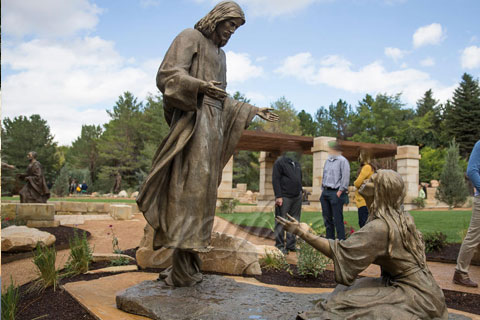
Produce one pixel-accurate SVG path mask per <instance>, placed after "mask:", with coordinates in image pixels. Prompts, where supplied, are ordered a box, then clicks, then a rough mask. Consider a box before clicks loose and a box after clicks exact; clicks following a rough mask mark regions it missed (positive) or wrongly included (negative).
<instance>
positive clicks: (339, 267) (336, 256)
mask: <svg viewBox="0 0 480 320" xmlns="http://www.w3.org/2000/svg"><path fill="white" fill-rule="evenodd" d="M370 180H371V182H370V183H367V184H366V186H365V187H364V188H363V190H362V192H361V193H362V196H364V198H365V200H366V202H367V206H368V208H369V217H368V221H367V224H366V225H365V226H364V227H363V228H361V229H360V230H359V231H357V232H355V233H353V234H352V235H351V236H350V237H349V238H348V239H347V240H340V241H339V240H327V239H325V238H322V237H319V236H316V235H314V234H312V233H309V231H308V226H306V225H305V224H300V223H299V222H298V221H296V220H294V219H291V218H290V220H286V219H281V218H277V219H278V221H279V222H281V223H283V224H284V226H285V229H286V230H287V231H288V232H291V233H295V234H297V235H298V236H300V237H301V238H303V239H304V240H305V241H307V242H308V243H309V244H311V245H312V246H313V247H314V248H316V249H317V250H319V251H321V252H322V253H323V254H325V255H326V256H328V257H330V258H331V259H332V260H333V262H334V266H335V280H336V282H337V283H339V285H338V286H337V287H336V289H335V290H334V292H333V293H332V294H331V295H330V296H329V297H328V298H327V299H322V300H320V301H319V302H318V303H317V304H316V305H315V308H314V310H311V311H307V312H304V313H302V314H300V315H299V316H298V319H332V320H336V319H448V312H447V307H446V304H445V298H444V296H443V292H442V289H441V288H440V287H439V286H438V285H437V283H436V282H435V279H434V278H433V276H432V274H431V272H430V270H429V269H428V266H427V263H426V260H425V247H424V243H423V240H422V237H421V234H420V233H419V232H418V231H417V229H416V227H415V224H414V222H413V218H412V217H411V216H410V214H408V213H407V212H405V211H404V210H403V200H404V197H405V185H404V182H403V180H402V178H401V176H400V175H399V174H398V173H396V172H394V171H391V170H378V172H377V173H376V174H374V175H373V176H372V177H371V179H370ZM372 263H373V264H377V265H379V266H380V267H381V270H382V277H381V278H376V279H375V278H360V279H357V280H356V278H357V275H358V274H359V273H360V272H362V271H363V270H365V269H366V268H367V267H368V266H369V265H370V264H372Z"/></svg>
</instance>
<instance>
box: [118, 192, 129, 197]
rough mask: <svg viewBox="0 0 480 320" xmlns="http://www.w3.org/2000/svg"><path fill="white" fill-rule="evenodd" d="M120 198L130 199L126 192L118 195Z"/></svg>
mask: <svg viewBox="0 0 480 320" xmlns="http://www.w3.org/2000/svg"><path fill="white" fill-rule="evenodd" d="M118 197H119V198H128V193H127V191H125V190H122V191H120V192H119V193H118Z"/></svg>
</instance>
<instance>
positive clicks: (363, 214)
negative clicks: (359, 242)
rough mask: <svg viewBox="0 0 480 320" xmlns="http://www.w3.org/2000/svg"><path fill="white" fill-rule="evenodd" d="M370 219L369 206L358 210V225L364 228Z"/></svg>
mask: <svg viewBox="0 0 480 320" xmlns="http://www.w3.org/2000/svg"><path fill="white" fill-rule="evenodd" d="M367 219H368V208H367V206H363V207H360V208H358V225H359V226H360V228H362V227H363V226H364V225H365V223H367Z"/></svg>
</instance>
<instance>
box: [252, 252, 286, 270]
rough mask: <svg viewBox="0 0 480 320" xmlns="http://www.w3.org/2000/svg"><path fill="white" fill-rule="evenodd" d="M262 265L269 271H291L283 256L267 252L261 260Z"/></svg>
mask: <svg viewBox="0 0 480 320" xmlns="http://www.w3.org/2000/svg"><path fill="white" fill-rule="evenodd" d="M259 262H260V265H261V266H262V267H263V268H264V269H267V270H286V271H288V272H291V271H290V265H289V264H288V262H287V259H286V258H285V256H284V255H283V254H280V253H276V252H272V251H268V250H265V256H264V257H263V258H261V259H260V260H259Z"/></svg>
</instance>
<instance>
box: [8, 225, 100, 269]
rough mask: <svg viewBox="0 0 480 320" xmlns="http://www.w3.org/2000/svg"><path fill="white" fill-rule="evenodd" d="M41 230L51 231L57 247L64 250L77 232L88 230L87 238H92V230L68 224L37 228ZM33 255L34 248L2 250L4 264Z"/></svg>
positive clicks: (79, 233)
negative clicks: (67, 225)
mask: <svg viewBox="0 0 480 320" xmlns="http://www.w3.org/2000/svg"><path fill="white" fill-rule="evenodd" d="M36 229H38V230H40V231H45V232H48V233H51V234H53V235H54V236H55V249H56V250H57V251H58V250H63V249H68V248H69V247H70V244H69V239H72V238H73V235H74V233H75V232H77V234H78V235H79V236H82V234H83V232H86V234H87V239H88V238H90V236H91V235H90V232H88V231H86V230H82V229H79V228H75V227H66V226H58V227H46V228H36ZM30 257H33V250H32V251H18V252H2V264H5V263H9V262H12V261H15V260H20V259H26V258H30Z"/></svg>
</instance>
